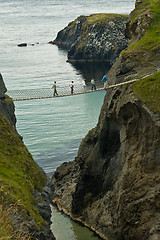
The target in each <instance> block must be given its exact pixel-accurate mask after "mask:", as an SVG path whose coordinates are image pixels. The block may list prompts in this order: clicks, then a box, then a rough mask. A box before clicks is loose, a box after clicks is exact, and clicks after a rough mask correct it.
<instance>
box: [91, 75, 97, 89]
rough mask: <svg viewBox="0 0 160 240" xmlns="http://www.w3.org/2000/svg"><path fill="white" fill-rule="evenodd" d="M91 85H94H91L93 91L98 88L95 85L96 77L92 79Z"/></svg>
mask: <svg viewBox="0 0 160 240" xmlns="http://www.w3.org/2000/svg"><path fill="white" fill-rule="evenodd" d="M91 86H92V87H91V89H92V91H93V90H96V85H95V80H94V78H92V79H91Z"/></svg>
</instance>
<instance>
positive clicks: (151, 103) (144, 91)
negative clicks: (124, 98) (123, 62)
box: [131, 72, 160, 114]
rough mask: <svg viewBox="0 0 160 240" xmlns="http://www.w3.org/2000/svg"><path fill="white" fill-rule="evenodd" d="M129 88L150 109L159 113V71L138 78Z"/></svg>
mask: <svg viewBox="0 0 160 240" xmlns="http://www.w3.org/2000/svg"><path fill="white" fill-rule="evenodd" d="M131 88H132V90H133V92H134V94H135V95H136V96H137V97H138V98H140V99H141V100H142V101H143V102H144V103H145V104H146V105H147V107H148V108H149V109H150V110H152V111H153V112H155V113H158V114H160V72H157V73H154V74H153V75H151V76H149V77H146V78H144V79H140V80H138V81H137V82H135V83H134V84H133V85H132V87H131Z"/></svg>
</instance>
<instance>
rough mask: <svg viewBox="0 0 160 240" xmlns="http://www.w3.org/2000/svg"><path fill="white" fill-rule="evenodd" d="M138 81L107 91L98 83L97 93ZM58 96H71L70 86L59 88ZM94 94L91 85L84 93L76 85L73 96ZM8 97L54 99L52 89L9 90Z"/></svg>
mask: <svg viewBox="0 0 160 240" xmlns="http://www.w3.org/2000/svg"><path fill="white" fill-rule="evenodd" d="M137 80H138V79H133V80H130V81H126V82H122V83H118V84H114V85H110V86H107V87H106V88H105V89H104V87H103V83H102V82H96V91H101V90H107V89H110V88H115V87H118V86H121V85H125V84H130V83H133V82H135V81H137ZM57 91H58V96H56V97H64V96H70V95H71V93H70V88H69V87H68V86H64V87H61V86H60V87H57ZM89 92H92V90H91V85H90V84H88V85H87V86H86V90H85V91H84V89H83V86H82V85H74V93H73V95H77V94H83V93H89ZM7 95H8V96H9V97H11V98H12V100H13V101H21V100H31V99H42V98H53V97H55V96H54V95H53V89H52V88H38V89H20V90H7Z"/></svg>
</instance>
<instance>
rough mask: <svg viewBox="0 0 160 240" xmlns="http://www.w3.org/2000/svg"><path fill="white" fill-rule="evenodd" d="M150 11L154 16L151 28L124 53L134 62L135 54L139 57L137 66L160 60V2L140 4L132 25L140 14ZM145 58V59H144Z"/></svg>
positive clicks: (155, 0)
mask: <svg viewBox="0 0 160 240" xmlns="http://www.w3.org/2000/svg"><path fill="white" fill-rule="evenodd" d="M145 11H149V12H150V14H151V16H152V21H151V23H150V25H149V27H148V28H147V29H146V31H145V33H144V34H143V36H142V37H141V39H140V40H139V41H137V42H136V43H134V44H133V45H131V46H130V47H129V48H128V49H126V50H125V51H123V53H122V54H124V56H126V57H127V56H129V57H130V58H131V60H132V61H134V54H135V53H137V54H138V55H139V57H138V61H137V59H135V61H136V62H137V64H139V63H140V62H142V64H143V62H144V63H146V62H147V61H151V62H152V61H154V60H158V58H159V55H158V52H159V51H160V2H159V0H144V1H143V2H142V3H141V4H138V6H137V7H136V9H135V10H134V11H133V13H132V18H131V23H133V22H134V21H135V20H136V19H137V18H138V16H140V14H142V13H144V12H145ZM143 58H144V59H143Z"/></svg>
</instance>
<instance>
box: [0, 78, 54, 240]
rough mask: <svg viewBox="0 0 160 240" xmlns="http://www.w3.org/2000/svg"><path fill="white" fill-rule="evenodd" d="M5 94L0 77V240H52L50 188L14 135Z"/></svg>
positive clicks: (13, 121)
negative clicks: (5, 239) (0, 239)
mask: <svg viewBox="0 0 160 240" xmlns="http://www.w3.org/2000/svg"><path fill="white" fill-rule="evenodd" d="M6 92H7V89H6V87H5V84H4V81H3V78H2V75H1V74H0V199H1V201H0V224H1V229H0V238H1V237H2V238H3V237H4V238H7V239H39V240H44V239H47V240H54V239H55V238H54V236H53V233H52V232H51V230H50V224H51V221H50V218H51V209H50V204H51V199H52V198H53V185H52V183H51V182H49V180H48V178H47V176H46V174H45V173H44V171H43V170H42V169H41V168H40V167H39V166H38V165H37V164H36V163H35V162H34V160H33V158H32V156H31V155H30V154H29V152H28V150H27V148H26V147H25V145H24V144H23V142H22V137H20V136H19V134H18V133H17V130H16V116H15V113H14V112H15V106H14V103H13V101H12V99H11V98H10V97H9V96H7V95H6V94H5V93H6ZM35 205H36V206H35Z"/></svg>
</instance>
